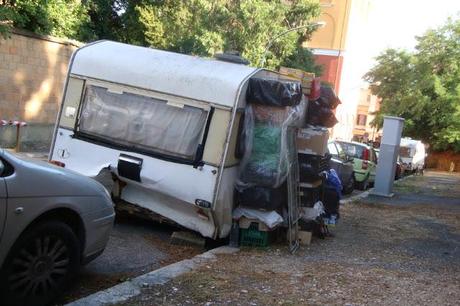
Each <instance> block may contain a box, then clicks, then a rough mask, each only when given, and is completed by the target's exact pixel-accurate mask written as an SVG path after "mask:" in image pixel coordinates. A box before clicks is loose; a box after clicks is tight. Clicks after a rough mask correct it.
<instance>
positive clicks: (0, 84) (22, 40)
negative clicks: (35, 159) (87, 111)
mask: <svg viewBox="0 0 460 306" xmlns="http://www.w3.org/2000/svg"><path fill="white" fill-rule="evenodd" d="M79 45H80V43H78V42H74V41H66V40H62V39H58V38H54V37H49V36H42V35H36V34H33V33H29V32H25V31H21V30H14V31H13V33H12V35H11V38H9V39H1V38H0V119H4V120H20V121H25V122H27V124H28V125H27V127H24V128H23V129H22V131H23V132H22V133H21V138H20V139H21V141H23V140H24V142H27V145H26V146H25V148H24V149H26V148H28V150H32V151H33V150H44V149H46V147H47V146H49V142H50V140H51V134H52V130H53V126H54V123H55V120H56V116H57V113H58V111H59V106H60V103H61V95H62V89H63V86H64V81H65V77H66V74H67V67H68V63H69V60H70V57H71V55H72V53H73V51H75V50H76V49H77V48H78V46H79ZM11 134H12V133H11V131H10V130H9V129H7V128H2V127H0V146H10V145H11V142H12V140H11ZM13 141H14V140H13Z"/></svg>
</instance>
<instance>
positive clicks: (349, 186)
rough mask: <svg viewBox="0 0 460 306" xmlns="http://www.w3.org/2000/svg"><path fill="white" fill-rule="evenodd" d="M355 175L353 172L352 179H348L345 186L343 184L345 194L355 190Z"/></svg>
mask: <svg viewBox="0 0 460 306" xmlns="http://www.w3.org/2000/svg"><path fill="white" fill-rule="evenodd" d="M355 184H356V182H355V175H354V174H352V175H351V177H350V179H348V182H347V184H346V185H345V186H343V194H350V193H352V192H353V190H355Z"/></svg>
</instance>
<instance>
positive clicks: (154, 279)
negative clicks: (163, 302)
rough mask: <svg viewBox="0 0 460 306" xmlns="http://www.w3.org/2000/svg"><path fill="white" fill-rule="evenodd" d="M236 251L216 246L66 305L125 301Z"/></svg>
mask: <svg viewBox="0 0 460 306" xmlns="http://www.w3.org/2000/svg"><path fill="white" fill-rule="evenodd" d="M238 251H239V249H237V248H231V247H228V246H222V247H218V248H215V249H212V250H210V251H207V252H205V253H203V254H200V255H197V256H195V257H193V258H191V259H185V260H182V261H179V262H176V263H173V264H171V265H169V266H166V267H163V268H160V269H158V270H154V271H151V272H149V273H146V274H144V275H141V276H138V277H136V278H133V279H132V280H129V281H126V282H123V283H121V284H118V285H116V286H113V287H111V288H108V289H105V290H102V291H99V292H96V293H93V294H91V295H89V296H87V297H84V298H82V299H79V300H76V301H73V302H71V303H69V304H67V305H66V306H90V305H91V306H98V305H111V304H116V303H121V302H125V301H127V300H128V299H130V298H132V297H134V296H137V295H139V294H141V290H142V288H148V287H150V286H153V285H162V284H165V283H167V282H168V281H170V280H171V279H173V278H175V277H178V276H180V275H182V274H184V273H187V272H190V271H192V270H194V269H197V268H199V267H201V266H203V265H204V264H205V263H206V262H209V261H210V260H213V259H216V255H218V254H233V253H236V252H238Z"/></svg>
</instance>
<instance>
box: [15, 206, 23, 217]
mask: <svg viewBox="0 0 460 306" xmlns="http://www.w3.org/2000/svg"><path fill="white" fill-rule="evenodd" d="M14 212H15V213H16V214H17V215H20V214H22V213H23V212H24V207H16V209H15V210H14Z"/></svg>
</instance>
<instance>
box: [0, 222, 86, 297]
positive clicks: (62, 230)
mask: <svg viewBox="0 0 460 306" xmlns="http://www.w3.org/2000/svg"><path fill="white" fill-rule="evenodd" d="M79 263H80V244H79V241H78V239H77V237H76V235H75V233H74V232H73V231H72V229H71V228H70V227H69V226H68V225H66V224H65V223H62V222H57V221H48V222H43V223H40V224H38V225H36V226H34V227H32V228H30V229H29V230H27V231H26V232H25V233H24V234H22V235H21V236H20V237H19V239H18V240H17V242H16V243H15V244H14V246H13V248H12V249H11V251H10V253H9V254H8V257H7V259H6V261H5V263H4V266H3V268H2V270H1V271H0V293H1V294H0V296H2V297H6V304H7V305H46V304H49V303H50V302H51V301H52V300H53V299H55V298H56V297H57V295H58V294H59V293H60V292H61V291H62V290H63V289H64V288H65V287H66V286H67V285H68V283H69V282H70V281H71V279H72V278H73V277H74V276H75V275H76V273H77V272H78V267H79Z"/></svg>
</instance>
